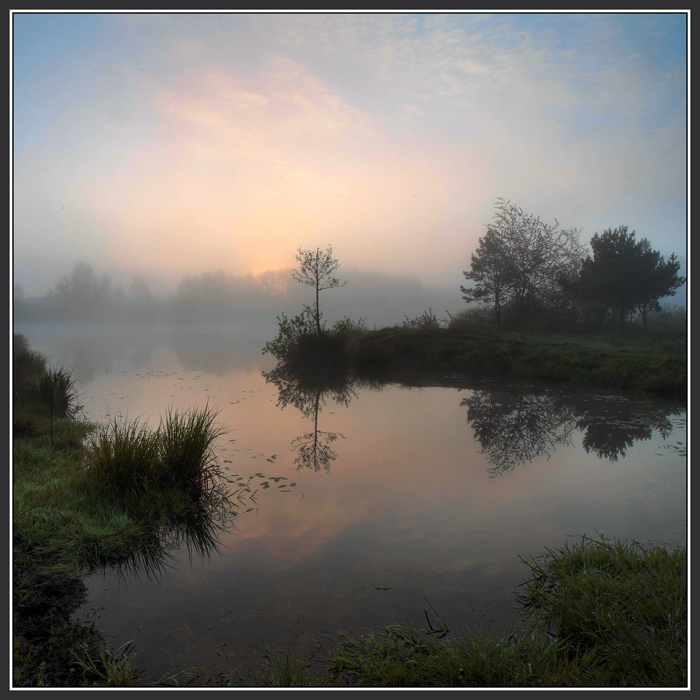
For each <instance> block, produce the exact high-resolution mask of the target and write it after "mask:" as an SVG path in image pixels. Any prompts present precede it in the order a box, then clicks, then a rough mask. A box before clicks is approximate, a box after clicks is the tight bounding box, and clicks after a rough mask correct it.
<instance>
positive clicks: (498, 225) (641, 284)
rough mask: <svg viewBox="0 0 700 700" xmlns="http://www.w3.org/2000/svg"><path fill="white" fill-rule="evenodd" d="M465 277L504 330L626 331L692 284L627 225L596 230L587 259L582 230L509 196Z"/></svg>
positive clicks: (469, 298) (478, 306)
mask: <svg viewBox="0 0 700 700" xmlns="http://www.w3.org/2000/svg"><path fill="white" fill-rule="evenodd" d="M495 209H496V213H495V216H494V223H492V224H490V225H489V226H488V227H487V231H486V235H484V236H483V237H482V238H480V239H479V245H478V248H477V249H476V251H475V252H474V253H473V254H472V256H471V267H470V269H469V270H466V271H465V272H464V276H465V278H466V279H467V280H468V281H469V282H471V283H472V285H471V286H469V287H467V286H461V287H460V290H461V292H462V295H463V299H464V300H465V301H466V302H468V303H469V304H474V305H475V306H473V307H472V310H473V313H474V315H475V316H477V317H478V316H479V315H480V317H481V318H482V319H484V318H485V319H486V320H487V323H488V321H490V322H491V324H492V325H493V326H494V327H495V328H496V329H497V330H501V329H506V328H507V329H515V330H517V329H525V328H533V327H537V328H543V329H555V328H565V327H573V326H581V325H587V326H591V325H595V326H597V327H601V328H602V327H605V326H611V325H612V326H615V327H617V328H618V329H624V328H625V327H626V326H627V325H628V324H629V323H630V322H631V321H632V319H633V318H635V316H636V315H637V314H639V316H640V317H641V319H642V324H643V327H644V328H645V329H646V326H647V317H648V314H649V312H650V311H660V310H661V306H660V303H659V302H660V300H661V299H663V298H665V297H669V296H674V295H675V294H676V291H677V289H678V287H680V286H681V285H683V284H684V283H685V278H684V277H681V276H679V274H678V272H679V270H680V262H679V261H678V258H677V257H676V255H675V254H672V255H671V256H670V258H669V259H668V260H666V259H665V258H664V256H663V255H661V254H660V253H659V251H657V250H654V249H653V248H652V247H651V244H650V243H649V241H648V240H647V239H646V238H642V239H640V240H637V239H636V237H635V236H636V234H635V232H634V231H631V232H630V231H628V228H627V226H620V227H619V228H616V229H607V230H606V231H604V232H603V234H598V233H596V234H595V235H594V236H593V238H592V239H591V241H590V248H591V253H589V254H586V253H585V249H584V246H583V245H582V244H581V243H580V241H579V231H578V230H576V229H570V230H561V229H560V228H559V224H558V222H556V221H555V223H554V224H553V225H552V224H547V223H545V222H543V221H541V220H540V218H539V217H535V216H534V215H532V214H526V213H525V212H523V210H522V209H521V208H520V207H518V206H516V205H515V204H511V203H510V202H509V201H506V200H504V199H500V198H499V199H498V200H497V202H496V205H495Z"/></svg>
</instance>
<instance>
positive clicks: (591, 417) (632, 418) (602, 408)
mask: <svg viewBox="0 0 700 700" xmlns="http://www.w3.org/2000/svg"><path fill="white" fill-rule="evenodd" d="M611 398H617V401H612V400H611ZM581 403H582V404H583V403H584V402H581ZM678 413H679V411H669V410H664V409H652V408H651V407H650V406H649V405H648V404H634V403H631V402H629V401H624V400H623V399H621V398H618V397H607V396H603V397H596V398H593V399H589V400H587V401H585V406H583V405H579V406H578V407H577V410H576V414H577V418H578V420H577V422H576V427H577V428H578V429H579V430H581V431H582V432H583V433H584V434H583V443H582V444H583V448H584V449H585V450H586V452H587V453H591V452H592V453H594V454H597V455H598V457H599V458H600V459H603V458H605V459H608V460H610V461H611V462H616V461H617V460H618V459H619V458H620V457H624V456H625V455H626V450H627V449H628V448H630V447H631V446H632V445H633V444H634V443H635V442H636V441H638V440H649V439H650V438H651V436H652V433H653V432H654V431H655V430H656V431H658V432H659V434H660V435H661V437H662V438H663V439H664V440H665V439H666V438H667V437H668V436H669V435H670V434H671V431H672V430H673V424H672V423H671V421H670V420H669V417H668V416H669V415H671V414H678Z"/></svg>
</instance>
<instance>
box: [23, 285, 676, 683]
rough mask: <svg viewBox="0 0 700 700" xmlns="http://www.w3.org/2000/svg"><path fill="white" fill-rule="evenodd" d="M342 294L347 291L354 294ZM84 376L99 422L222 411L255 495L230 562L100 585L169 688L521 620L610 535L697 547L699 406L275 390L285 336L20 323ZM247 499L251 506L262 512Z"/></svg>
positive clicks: (120, 631) (109, 617)
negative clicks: (272, 654) (544, 588)
mask: <svg viewBox="0 0 700 700" xmlns="http://www.w3.org/2000/svg"><path fill="white" fill-rule="evenodd" d="M339 291H340V292H342V291H343V290H339ZM16 330H17V331H19V332H23V333H25V334H26V336H27V338H28V340H29V343H30V346H31V347H34V348H36V349H38V350H42V351H45V352H47V353H49V354H50V355H51V358H52V360H56V361H59V362H61V363H62V364H65V365H66V366H69V367H74V375H75V377H76V379H77V380H78V388H79V391H81V402H82V403H83V404H84V407H85V408H84V410H85V414H86V417H87V418H88V419H90V420H95V421H101V422H104V421H111V420H115V419H116V420H123V419H126V418H127V417H128V418H135V417H137V416H141V417H143V419H145V420H149V421H150V422H151V423H152V424H157V422H158V419H159V416H160V415H161V414H162V413H163V412H164V411H165V410H166V408H167V407H168V406H174V407H176V408H180V407H181V408H188V407H190V406H195V405H196V406H202V405H205V404H208V405H209V406H212V407H215V408H217V409H218V410H219V415H218V419H217V420H218V421H219V422H220V423H221V424H223V425H224V426H225V427H226V428H227V429H228V433H227V434H226V435H224V436H222V438H221V439H220V441H219V446H218V447H219V455H220V463H221V465H222V467H223V468H224V471H225V474H226V475H227V476H229V477H230V478H231V479H232V484H231V488H232V489H240V488H241V487H242V486H245V487H246V488H250V491H245V490H244V491H243V492H242V493H241V500H239V501H238V509H237V510H238V517H237V518H236V519H235V521H234V525H233V527H232V528H231V529H230V531H229V532H228V533H226V534H224V535H223V536H222V538H221V546H220V550H219V552H218V553H217V552H212V553H211V555H210V557H209V558H207V557H205V558H204V559H202V558H201V557H200V556H198V555H196V554H195V555H194V556H192V558H190V554H189V552H188V551H187V547H186V545H185V543H183V545H182V549H181V550H179V551H177V550H176V551H173V552H172V554H173V556H174V557H175V558H174V559H173V560H171V561H169V562H166V563H167V566H165V567H164V568H163V569H162V571H161V572H160V575H159V576H158V577H156V578H153V577H152V578H151V579H149V578H148V577H147V576H145V575H144V574H143V573H141V575H139V574H138V572H136V573H133V572H132V573H129V572H106V573H105V574H104V575H103V574H96V575H95V576H93V577H92V578H90V579H89V581H88V586H89V601H88V604H87V605H86V606H85V607H84V608H83V609H82V610H81V614H83V615H85V616H88V619H95V620H96V623H97V625H98V626H99V628H100V629H101V630H103V631H104V633H105V634H106V636H107V639H108V641H109V642H110V643H111V644H112V645H113V646H114V647H117V646H119V645H120V644H123V643H124V642H126V641H129V640H132V639H133V640H135V647H136V650H137V651H138V658H139V660H140V662H141V663H142V664H143V665H144V667H145V668H146V669H147V670H148V674H149V676H150V675H152V676H153V677H156V676H158V675H160V674H164V673H172V672H174V671H177V670H182V669H183V668H186V667H191V666H194V665H201V666H206V667H208V668H211V669H212V670H213V671H221V672H230V671H231V670H232V668H234V667H240V668H243V667H245V666H246V665H248V666H250V667H252V666H254V665H256V664H257V665H258V666H259V664H260V663H261V654H265V653H266V651H265V649H266V647H267V648H269V650H272V651H277V652H281V653H284V651H285V650H286V647H287V644H288V643H289V642H290V641H291V643H292V649H293V650H294V649H297V650H299V652H300V654H302V653H304V652H308V653H311V652H314V653H317V654H318V655H319V658H320V656H322V655H324V654H325V653H326V652H327V651H328V650H329V649H330V648H331V646H332V643H333V642H334V641H337V640H338V637H337V635H336V633H337V631H338V630H341V629H344V630H347V631H349V632H355V633H356V632H360V631H361V630H362V629H376V627H377V626H381V625H387V624H394V623H397V622H405V621H407V620H408V621H410V622H411V624H414V625H416V626H418V627H421V626H425V624H426V623H425V616H424V612H423V611H424V610H425V609H427V607H428V603H429V604H430V605H431V606H433V607H435V608H436V609H437V610H438V611H439V613H440V615H441V616H442V617H443V618H444V619H445V620H446V621H447V623H448V624H449V625H450V628H451V629H453V630H454V631H458V630H459V626H460V625H466V626H469V627H471V628H474V627H475V626H478V625H485V624H489V625H490V626H491V627H492V628H497V627H498V626H499V625H501V624H505V623H509V622H510V621H512V620H514V619H515V618H516V617H517V609H516V605H515V596H516V594H517V586H518V585H519V584H520V583H522V581H523V580H524V578H525V576H526V573H527V571H526V568H525V566H524V565H523V564H522V562H521V561H520V559H519V556H523V557H525V558H528V557H531V556H536V555H538V554H540V553H542V552H543V551H544V549H545V548H546V547H552V548H557V547H560V546H562V544H563V543H564V542H565V541H566V540H567V539H568V540H571V539H573V538H578V537H579V536H580V535H583V534H587V535H591V536H594V535H596V533H603V534H604V535H605V536H606V537H613V536H616V537H619V538H622V539H625V538H634V539H637V540H639V541H641V542H654V543H667V544H670V545H673V544H685V528H686V521H685V517H686V511H685V509H686V502H687V498H686V455H685V445H686V434H685V430H686V428H685V421H686V413H685V407H684V406H683V405H682V404H679V403H677V402H672V401H660V400H652V399H646V398H644V399H641V398H639V397H634V396H625V395H619V394H617V393H615V394H614V395H613V394H610V393H605V394H603V393H599V392H597V393H596V392H578V391H574V390H573V389H572V388H571V387H556V386H551V385H550V386H537V385H533V384H531V383H528V384H523V383H517V382H512V381H509V382H501V381H497V380H493V379H485V378H482V379H478V378H475V377H473V378H469V377H457V376H454V377H444V378H443V379H442V383H443V384H445V386H425V387H416V386H413V387H412V386H403V385H397V384H389V385H384V384H382V383H380V382H374V383H372V382H367V381H365V382H358V381H355V380H352V379H351V378H346V379H342V378H339V379H338V380H336V381H328V380H324V381H320V380H319V381H315V380H314V379H313V377H312V378H310V379H309V380H307V381H305V382H304V381H300V380H299V379H298V378H294V377H291V376H284V375H280V374H279V373H278V374H275V367H274V361H273V360H272V358H270V357H269V356H268V355H266V356H262V355H261V354H260V350H261V348H262V346H263V345H264V343H265V341H266V340H268V339H269V338H270V337H271V335H272V334H274V330H275V324H274V323H271V324H269V327H268V325H266V324H259V325H258V324H256V323H250V324H247V325H243V324H240V325H224V324H209V325H207V324H199V325H197V326H194V325H180V326H175V325H169V326H157V327H150V326H148V325H139V326H127V325H124V324H119V325H114V326H109V325H105V326H100V327H95V326H91V325H88V324H78V325H72V326H67V325H64V324H24V325H22V324H18V327H17V328H16ZM251 496H252V497H253V498H252V500H251Z"/></svg>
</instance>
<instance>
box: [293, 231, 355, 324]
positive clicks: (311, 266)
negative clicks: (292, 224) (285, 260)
mask: <svg viewBox="0 0 700 700" xmlns="http://www.w3.org/2000/svg"><path fill="white" fill-rule="evenodd" d="M295 257H296V260H297V262H298V263H299V269H297V270H294V271H293V272H292V277H293V278H294V279H295V280H296V281H297V282H301V283H302V284H304V285H306V286H307V287H313V289H314V291H315V294H316V302H315V304H314V307H313V308H312V309H311V313H312V315H313V319H314V323H315V325H316V333H317V334H318V335H322V334H323V328H322V326H321V310H320V308H319V305H318V295H319V292H322V291H324V290H326V289H334V288H336V287H344V286H345V285H346V284H347V282H341V281H340V279H339V278H337V277H333V273H334V272H335V271H336V270H337V269H338V267H339V266H340V264H339V263H338V261H337V260H335V259H334V258H333V248H332V246H330V245H329V246H328V248H326V250H325V251H322V250H321V249H320V248H316V250H315V251H314V250H305V249H303V248H299V250H298V251H297V253H296V256H295Z"/></svg>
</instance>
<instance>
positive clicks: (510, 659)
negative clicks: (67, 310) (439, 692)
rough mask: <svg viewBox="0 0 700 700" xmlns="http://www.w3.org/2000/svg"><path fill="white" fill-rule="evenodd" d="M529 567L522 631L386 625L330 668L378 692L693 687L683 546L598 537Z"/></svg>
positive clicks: (345, 649) (347, 648)
mask: <svg viewBox="0 0 700 700" xmlns="http://www.w3.org/2000/svg"><path fill="white" fill-rule="evenodd" d="M526 564H527V565H528V566H529V568H530V570H531V573H532V578H531V579H530V580H529V581H528V582H526V584H524V594H523V596H522V598H521V603H522V604H523V615H524V619H523V621H522V624H521V627H520V629H519V630H518V631H517V632H516V631H515V630H514V629H511V630H510V631H509V632H508V633H506V632H504V631H503V630H500V631H499V632H490V631H489V632H483V631H477V632H469V631H465V632H464V633H463V634H462V635H459V636H453V635H451V634H450V633H449V630H447V628H446V626H445V625H444V624H438V625H437V629H436V628H435V627H433V625H432V623H431V624H430V628H431V629H429V630H427V631H425V630H423V631H419V630H416V629H414V628H412V627H409V626H406V625H400V626H396V627H389V628H387V629H385V630H384V631H383V632H382V633H380V634H376V635H375V634H369V635H365V636H362V637H359V638H356V639H350V638H348V641H347V642H346V643H345V644H343V645H342V647H341V649H339V650H338V651H337V652H336V653H335V654H334V656H333V658H332V660H331V670H332V671H333V673H334V674H336V675H340V676H344V677H346V678H347V679H350V680H351V682H354V683H356V684H358V685H362V686H373V687H375V686H376V687H381V686H409V687H411V686H413V687H424V686H450V687H454V686H464V687H509V688H513V687H566V686H568V687H592V686H593V687H595V686H597V687H625V686H627V687H630V686H632V687H645V686H666V687H682V686H685V685H686V679H687V641H686V639H687V635H686V614H687V609H686V551H685V549H681V548H678V549H674V550H668V549H666V548H664V547H643V546H642V545H640V544H638V543H636V542H620V541H614V542H609V541H606V540H605V539H604V538H603V537H602V536H601V538H600V539H599V540H591V539H587V538H583V539H582V540H581V541H580V542H579V543H577V544H574V545H573V546H571V547H570V546H568V545H567V546H565V547H564V548H563V549H561V550H560V551H551V550H548V552H547V557H546V559H545V560H544V561H536V560H533V561H532V562H529V563H528V562H526ZM432 612H433V613H434V611H432Z"/></svg>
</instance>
